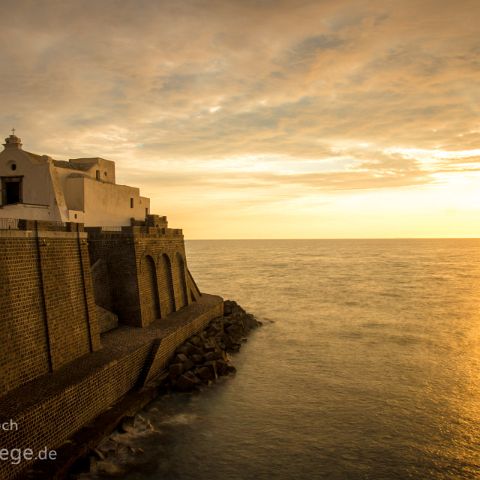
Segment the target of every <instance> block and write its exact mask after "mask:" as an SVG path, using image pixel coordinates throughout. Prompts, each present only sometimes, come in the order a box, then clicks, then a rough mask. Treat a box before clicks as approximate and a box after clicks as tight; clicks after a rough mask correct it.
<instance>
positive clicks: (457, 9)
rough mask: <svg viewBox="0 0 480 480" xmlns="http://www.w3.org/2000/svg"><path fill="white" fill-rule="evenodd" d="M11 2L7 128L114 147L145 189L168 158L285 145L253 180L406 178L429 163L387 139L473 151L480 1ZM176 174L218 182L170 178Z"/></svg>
mask: <svg viewBox="0 0 480 480" xmlns="http://www.w3.org/2000/svg"><path fill="white" fill-rule="evenodd" d="M4 12H5V16H6V21H5V22H4V26H3V28H2V31H1V32H0V45H1V47H0V61H1V62H2V65H3V74H2V77H1V78H0V88H1V91H2V92H3V93H4V99H3V101H2V112H1V113H0V128H2V129H3V131H4V132H5V133H7V132H8V131H9V129H10V128H11V127H12V126H15V127H17V129H18V131H19V133H20V134H21V135H22V136H23V137H24V138H23V140H24V144H25V145H26V147H27V148H29V149H30V150H32V151H38V152H40V153H49V154H52V155H56V156H57V157H67V156H71V157H76V156H85V155H101V156H104V157H111V158H113V159H115V160H117V161H119V163H120V165H121V166H122V167H123V168H127V169H129V171H131V172H133V171H135V172H139V174H138V175H139V176H138V181H139V182H140V183H142V184H148V182H150V181H151V180H150V179H149V178H148V176H147V175H148V174H150V172H151V170H152V168H155V166H157V168H158V169H159V171H162V172H166V173H167V172H168V170H163V168H164V167H163V164H162V162H166V161H169V162H170V163H169V164H168V168H170V169H171V168H174V169H179V170H181V168H180V167H179V165H181V164H182V162H184V161H185V160H186V159H195V161H196V162H198V164H199V165H201V166H202V168H205V169H206V170H207V171H208V168H209V167H208V165H209V164H212V163H213V162H215V161H218V160H222V159H223V160H224V161H225V163H228V162H229V161H230V160H229V159H231V158H232V157H238V156H248V155H250V156H254V157H255V156H256V157H261V156H262V155H272V156H277V157H278V156H282V155H285V156H288V157H290V158H292V159H297V164H298V166H299V167H296V166H295V165H294V163H295V162H292V165H291V166H290V168H291V171H290V173H289V174H281V175H279V174H277V173H276V171H275V165H274V164H272V165H271V171H270V172H268V174H267V173H264V174H263V176H258V174H257V173H255V172H253V173H252V175H256V176H255V177H254V178H255V180H256V181H258V182H263V183H264V184H265V188H268V185H270V184H271V183H275V184H285V183H292V184H301V185H304V186H307V187H309V188H310V187H312V188H318V189H322V188H323V189H325V190H327V191H328V190H338V189H349V188H350V189H359V188H360V189H361V188H364V189H375V188H396V187H400V186H405V185H418V184H421V183H425V184H427V183H430V182H431V181H432V177H431V175H432V173H433V171H434V169H431V168H430V169H425V168H424V165H423V164H422V159H420V158H418V159H412V158H405V156H402V155H388V154H385V152H386V151H387V150H388V149H389V148H390V149H391V148H399V149H407V148H410V149H423V150H432V151H433V150H445V151H452V150H473V149H475V148H479V141H480V133H479V132H480V124H479V118H480V117H479V113H480V111H479V109H480V107H479V105H480V75H479V74H480V41H479V40H478V32H477V25H478V21H479V20H480V5H479V4H478V2H476V1H470V0H464V1H461V2H456V3H453V2H448V1H431V0H428V1H426V2H421V4H419V3H418V2H416V1H413V0H406V1H403V2H396V3H389V2H384V1H380V0H377V1H375V0H374V1H366V0H365V1H355V2H353V1H347V0H343V1H333V0H327V1H322V2H316V1H312V2H309V1H307V2H296V1H293V0H292V1H279V2H272V1H262V2H253V1H245V2H236V1H213V2H212V1H209V2H205V1H183V2H174V1H164V2H150V1H142V2H133V1H130V0H128V1H123V2H117V1H113V0H104V1H102V2H93V1H85V2H77V1H63V2H57V1H53V0H46V1H44V2H35V1H33V0H32V1H29V0H19V1H16V2H11V3H9V2H4ZM364 144H368V145H369V147H368V148H364V147H362V145H364ZM304 160H309V161H310V162H311V163H312V162H313V163H314V164H315V165H316V166H315V168H312V170H314V171H309V172H307V173H306V172H303V171H302V170H301V169H300V166H302V168H303V166H304ZM332 162H333V164H334V165H333V167H332V166H331V164H332ZM335 162H337V163H336V164H335ZM465 162H469V160H465ZM465 162H464V163H465ZM461 163H462V161H461V160H459V159H453V158H452V159H445V160H444V161H443V163H442V165H439V166H438V169H442V171H445V170H448V169H449V168H450V166H452V168H453V165H457V166H458V165H461ZM324 165H329V168H330V170H331V171H329V172H325V171H324ZM335 165H336V168H335ZM455 168H456V170H458V169H461V168H465V171H467V170H466V167H455ZM197 173H198V172H197ZM175 175H180V176H181V181H182V182H191V184H199V183H202V182H204V181H205V179H208V178H210V179H216V178H217V176H216V172H215V171H210V172H209V174H207V175H206V176H205V177H203V176H201V175H200V176H197V175H190V176H185V175H184V174H183V173H181V172H180V173H178V171H177V172H176V173H174V174H173V175H172V176H171V177H168V176H167V177H163V182H174V181H180V180H179V179H178V178H177V177H175ZM240 177H241V176H239V178H238V180H239V182H240V183H241V181H242V179H241V178H240ZM168 178H170V180H168ZM159 181H160V182H161V181H162V180H161V179H159ZM215 181H216V180H215ZM206 183H208V182H206ZM233 183H235V182H233ZM223 186H224V188H227V187H228V188H236V187H235V185H232V182H230V184H229V185H226V183H225V182H224V183H223Z"/></svg>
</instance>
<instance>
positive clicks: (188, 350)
mask: <svg viewBox="0 0 480 480" xmlns="http://www.w3.org/2000/svg"><path fill="white" fill-rule="evenodd" d="M193 348H196V347H194V345H192V344H191V343H188V342H187V343H184V344H183V345H181V346H180V347H178V348H177V353H183V354H184V355H186V356H187V357H188V356H189V355H191V354H192V353H194V352H193V351H192V350H193Z"/></svg>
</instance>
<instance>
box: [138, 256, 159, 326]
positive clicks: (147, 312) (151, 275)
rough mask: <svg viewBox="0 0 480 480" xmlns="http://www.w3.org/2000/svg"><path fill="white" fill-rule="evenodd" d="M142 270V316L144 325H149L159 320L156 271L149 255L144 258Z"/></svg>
mask: <svg viewBox="0 0 480 480" xmlns="http://www.w3.org/2000/svg"><path fill="white" fill-rule="evenodd" d="M143 266H144V269H143V272H142V273H143V275H142V277H143V284H144V288H145V289H144V292H145V294H144V298H143V301H142V303H143V308H142V310H143V311H142V314H143V315H144V322H143V323H144V324H145V325H146V324H149V323H151V322H153V321H154V320H156V319H157V318H160V302H159V298H158V283H157V269H156V268H155V262H154V260H153V258H152V257H151V256H150V255H147V256H146V257H145V261H144V265H143Z"/></svg>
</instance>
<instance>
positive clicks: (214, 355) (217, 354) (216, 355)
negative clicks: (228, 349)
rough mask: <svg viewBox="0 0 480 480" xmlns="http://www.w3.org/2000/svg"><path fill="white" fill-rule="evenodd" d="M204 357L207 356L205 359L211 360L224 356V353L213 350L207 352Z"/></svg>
mask: <svg viewBox="0 0 480 480" xmlns="http://www.w3.org/2000/svg"><path fill="white" fill-rule="evenodd" d="M203 358H205V361H207V362H210V361H212V360H219V359H221V358H222V354H221V353H220V352H218V351H213V352H207V353H206V354H205V355H204V356H203Z"/></svg>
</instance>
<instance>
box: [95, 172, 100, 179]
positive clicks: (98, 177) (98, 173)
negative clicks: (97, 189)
mask: <svg viewBox="0 0 480 480" xmlns="http://www.w3.org/2000/svg"><path fill="white" fill-rule="evenodd" d="M95 174H96V177H97V180H100V170H97V171H96V172H95Z"/></svg>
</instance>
